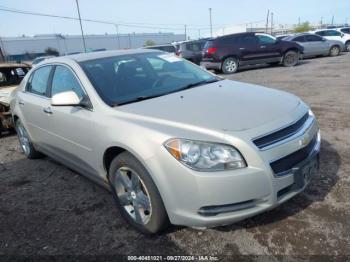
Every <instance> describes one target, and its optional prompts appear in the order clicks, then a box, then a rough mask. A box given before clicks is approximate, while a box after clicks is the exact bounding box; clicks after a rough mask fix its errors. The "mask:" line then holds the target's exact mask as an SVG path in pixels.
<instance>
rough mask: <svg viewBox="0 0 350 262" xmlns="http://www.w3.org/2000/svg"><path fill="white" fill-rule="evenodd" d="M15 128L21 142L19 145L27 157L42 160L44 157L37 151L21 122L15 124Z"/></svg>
mask: <svg viewBox="0 0 350 262" xmlns="http://www.w3.org/2000/svg"><path fill="white" fill-rule="evenodd" d="M15 128H16V132H17V136H18V140H19V144H20V146H21V149H22V151H23V153H24V154H25V156H26V157H27V158H29V159H37V158H42V157H43V156H44V155H43V154H42V153H40V152H39V151H37V150H36V149H35V148H34V146H33V143H32V142H31V141H30V138H29V135H28V132H27V130H26V129H25V128H24V126H23V124H22V122H21V120H19V119H18V120H17V121H16V123H15Z"/></svg>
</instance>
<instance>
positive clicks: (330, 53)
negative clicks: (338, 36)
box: [329, 45, 340, 56]
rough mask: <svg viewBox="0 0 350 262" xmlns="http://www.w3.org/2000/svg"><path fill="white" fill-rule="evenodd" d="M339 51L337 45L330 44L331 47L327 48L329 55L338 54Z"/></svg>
mask: <svg viewBox="0 0 350 262" xmlns="http://www.w3.org/2000/svg"><path fill="white" fill-rule="evenodd" d="M339 53H340V48H339V46H336V45H335V46H332V47H331V49H330V50H329V56H338V55H339Z"/></svg>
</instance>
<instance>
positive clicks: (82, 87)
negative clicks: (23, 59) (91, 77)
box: [48, 62, 94, 111]
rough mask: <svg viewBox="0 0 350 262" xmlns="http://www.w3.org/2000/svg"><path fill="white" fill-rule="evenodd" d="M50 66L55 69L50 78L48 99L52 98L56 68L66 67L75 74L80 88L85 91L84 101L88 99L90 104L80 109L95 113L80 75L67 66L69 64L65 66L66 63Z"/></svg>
mask: <svg viewBox="0 0 350 262" xmlns="http://www.w3.org/2000/svg"><path fill="white" fill-rule="evenodd" d="M50 65H52V66H53V69H52V72H51V73H52V75H51V77H50V78H49V81H50V85H49V90H48V94H49V97H48V98H49V99H51V98H52V81H53V77H54V74H55V71H56V67H57V66H63V67H66V68H67V69H68V70H69V71H70V72H71V73H73V75H74V77H75V78H76V79H77V81H78V84H79V86H80V88H81V89H82V90H83V93H84V96H85V97H84V98H83V99H86V100H87V102H88V104H89V106H88V107H81V106H80V108H83V109H87V110H90V111H93V108H94V107H93V105H92V102H91V99H90V97H89V95H88V93H87V92H86V89H85V87H84V85H83V84H82V82H81V80H80V78H79V77H78V74H77V73H76V72H75V71H74V69H73V68H72V67H71V66H69V65H67V64H65V63H57V62H55V63H50Z"/></svg>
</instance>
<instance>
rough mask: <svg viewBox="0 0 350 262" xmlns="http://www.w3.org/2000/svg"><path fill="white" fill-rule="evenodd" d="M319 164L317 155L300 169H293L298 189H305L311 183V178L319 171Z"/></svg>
mask: <svg viewBox="0 0 350 262" xmlns="http://www.w3.org/2000/svg"><path fill="white" fill-rule="evenodd" d="M319 162H320V160H319V154H316V155H315V156H313V157H312V158H311V159H310V160H308V161H307V162H306V163H304V164H302V165H301V166H300V167H296V168H293V171H294V172H293V173H294V183H295V185H296V187H297V189H300V188H303V187H304V186H305V185H306V184H308V183H309V182H310V180H311V178H312V177H313V176H314V175H315V174H316V173H317V171H318V168H319Z"/></svg>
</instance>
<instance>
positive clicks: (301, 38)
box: [283, 33, 346, 58]
mask: <svg viewBox="0 0 350 262" xmlns="http://www.w3.org/2000/svg"><path fill="white" fill-rule="evenodd" d="M283 40H285V41H293V42H297V43H298V44H300V45H301V46H303V47H304V52H303V57H304V58H306V57H313V56H319V55H325V56H338V55H339V54H340V52H343V51H346V47H345V44H344V43H342V42H341V41H337V40H327V39H325V38H323V37H321V36H319V35H316V34H310V33H301V34H295V35H291V36H287V37H285V38H283Z"/></svg>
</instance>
